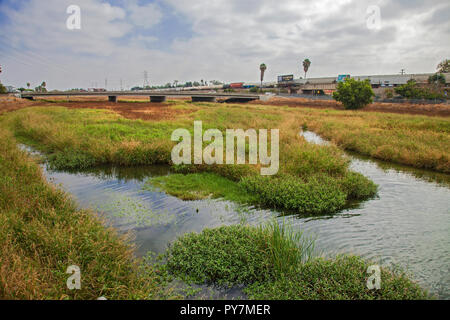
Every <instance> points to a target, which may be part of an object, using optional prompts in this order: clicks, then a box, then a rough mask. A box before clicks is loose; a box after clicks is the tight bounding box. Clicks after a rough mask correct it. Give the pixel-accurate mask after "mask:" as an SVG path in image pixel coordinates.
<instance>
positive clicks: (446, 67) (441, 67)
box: [437, 59, 450, 73]
mask: <svg viewBox="0 0 450 320" xmlns="http://www.w3.org/2000/svg"><path fill="white" fill-rule="evenodd" d="M437 70H438V72H439V73H450V60H449V59H445V60H444V61H442V62H441V63H439V64H438V66H437Z"/></svg>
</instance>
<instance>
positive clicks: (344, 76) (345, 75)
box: [338, 74, 350, 82]
mask: <svg viewBox="0 0 450 320" xmlns="http://www.w3.org/2000/svg"><path fill="white" fill-rule="evenodd" d="M347 79H350V75H349V74H340V75H338V82H342V81H345V80H347Z"/></svg>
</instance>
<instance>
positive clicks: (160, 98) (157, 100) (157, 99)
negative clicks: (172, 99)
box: [150, 96, 167, 102]
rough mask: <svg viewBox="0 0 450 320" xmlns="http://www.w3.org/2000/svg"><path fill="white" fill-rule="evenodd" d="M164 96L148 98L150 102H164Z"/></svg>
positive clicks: (165, 98)
mask: <svg viewBox="0 0 450 320" xmlns="http://www.w3.org/2000/svg"><path fill="white" fill-rule="evenodd" d="M166 100H167V97H166V96H150V102H166Z"/></svg>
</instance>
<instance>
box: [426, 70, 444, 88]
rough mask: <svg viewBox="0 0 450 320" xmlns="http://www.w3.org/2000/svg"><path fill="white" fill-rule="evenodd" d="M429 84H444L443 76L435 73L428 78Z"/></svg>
mask: <svg viewBox="0 0 450 320" xmlns="http://www.w3.org/2000/svg"><path fill="white" fill-rule="evenodd" d="M428 83H429V84H436V85H440V84H445V76H444V75H443V74H442V73H435V74H433V75H432V76H430V77H429V78H428Z"/></svg>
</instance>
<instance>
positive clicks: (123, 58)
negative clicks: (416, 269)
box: [0, 0, 450, 89]
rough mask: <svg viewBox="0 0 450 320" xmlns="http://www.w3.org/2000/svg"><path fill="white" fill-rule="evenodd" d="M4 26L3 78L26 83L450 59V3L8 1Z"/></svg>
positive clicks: (351, 68) (389, 66) (313, 73)
mask: <svg viewBox="0 0 450 320" xmlns="http://www.w3.org/2000/svg"><path fill="white" fill-rule="evenodd" d="M70 5H77V6H79V7H80V9H81V29H79V30H78V29H75V30H70V29H68V28H67V23H66V22H67V19H68V18H69V16H70V14H68V13H67V8H68V7H69V6H70ZM374 6H376V7H378V8H379V9H380V19H377V14H376V10H375V11H374V10H373V8H374ZM0 30H1V33H2V34H1V36H0V65H1V66H2V69H3V73H1V74H0V81H1V82H2V83H3V84H5V85H13V86H16V87H22V86H25V85H26V83H27V82H31V84H32V86H33V87H34V86H36V85H38V84H39V83H40V82H42V81H46V82H47V87H48V88H49V89H66V88H80V87H82V88H87V87H92V86H93V85H94V86H95V85H96V86H98V87H104V86H105V79H107V87H108V89H118V88H120V81H121V79H122V86H123V88H124V89H126V88H130V87H132V86H135V85H142V84H143V81H144V71H147V72H148V75H149V80H150V83H151V84H164V83H166V82H173V81H174V80H178V81H180V82H185V81H189V80H191V81H192V80H200V79H204V80H221V81H227V82H232V81H258V78H259V64H260V63H262V62H264V63H266V65H267V67H268V69H267V72H266V80H267V81H275V80H276V76H277V75H282V74H295V76H296V77H300V76H302V75H303V72H302V71H301V69H302V68H301V61H302V60H303V59H304V58H309V59H310V60H311V61H312V65H311V68H310V71H309V74H308V77H319V76H337V75H338V74H352V75H365V74H393V73H398V72H400V70H401V69H406V72H408V73H420V72H434V71H435V69H436V65H437V64H438V62H439V61H441V60H443V59H444V58H450V1H448V0H422V1H419V0H192V1H185V0H154V1H138V0H131V1H130V0H127V1H125V0H109V1H107V0H67V1H66V0H45V1H42V0H0Z"/></svg>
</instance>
